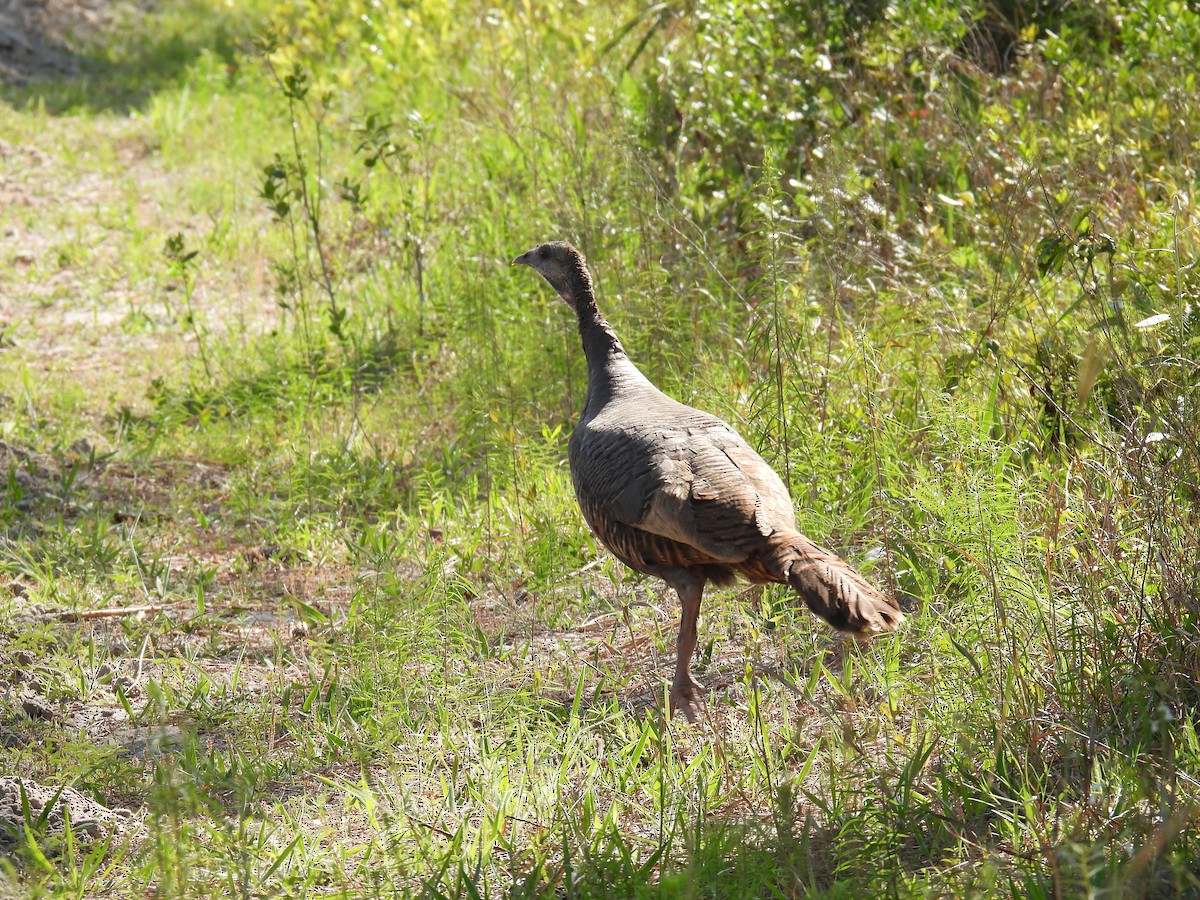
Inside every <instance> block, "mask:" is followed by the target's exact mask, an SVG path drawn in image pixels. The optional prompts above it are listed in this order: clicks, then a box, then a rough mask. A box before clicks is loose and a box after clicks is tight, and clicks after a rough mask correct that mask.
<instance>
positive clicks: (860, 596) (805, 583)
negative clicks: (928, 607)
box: [780, 535, 904, 634]
mask: <svg viewBox="0 0 1200 900" xmlns="http://www.w3.org/2000/svg"><path fill="white" fill-rule="evenodd" d="M787 550H788V552H787V553H786V555H784V557H783V559H781V560H780V562H781V563H782V565H781V569H782V572H781V574H782V575H783V577H784V580H785V581H786V582H787V583H788V584H789V585H791V588H792V590H794V591H795V592H796V593H797V594H799V595H800V597H801V598H802V599H803V600H804V602H805V604H806V605H807V606H808V608H809V609H810V610H812V611H813V612H814V613H816V614H817V615H818V616H820V617H821V618H822V619H824V620H825V621H826V622H828V623H829V624H830V625H832V626H833V627H834V628H836V629H837V630H838V631H848V632H851V633H854V634H873V633H875V632H880V631H893V630H895V629H896V628H897V627H899V625H900V623H901V622H903V621H904V615H903V613H901V612H900V607H899V606H898V605H897V603H896V601H895V600H893V599H892V598H891V597H888V596H887V595H886V594H884V593H883V592H882V591H880V590H878V589H877V588H875V587H873V586H872V585H871V584H870V583H869V582H868V581H867V580H866V579H865V578H863V577H862V576H861V575H859V574H858V573H857V572H856V571H854V569H852V568H851V567H850V565H849V564H848V563H846V562H844V561H843V560H841V559H840V558H838V557H837V556H835V555H834V554H832V553H830V552H829V551H827V550H822V549H821V548H820V547H818V546H817V545H816V544H814V543H812V541H809V540H808V539H807V538H805V537H803V536H801V535H795V539H794V540H792V541H789V544H788V547H787Z"/></svg>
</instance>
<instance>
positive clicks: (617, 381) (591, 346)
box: [575, 291, 650, 422]
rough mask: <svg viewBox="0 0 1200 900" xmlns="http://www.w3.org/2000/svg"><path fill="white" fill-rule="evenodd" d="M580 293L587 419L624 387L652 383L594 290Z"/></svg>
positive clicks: (577, 311) (577, 309) (580, 323)
mask: <svg viewBox="0 0 1200 900" xmlns="http://www.w3.org/2000/svg"><path fill="white" fill-rule="evenodd" d="M576 296H578V297H579V300H578V301H577V302H576V303H575V311H576V313H577V315H578V316H579V337H580V339H581V340H582V341H583V355H584V358H585V359H586V360H587V370H588V386H587V401H586V402H585V404H584V407H583V421H585V422H586V421H587V420H588V419H590V418H592V416H594V415H596V413H598V412H599V411H600V410H601V408H603V407H604V405H605V404H606V403H608V402H609V401H610V400H612V398H613V397H614V396H615V395H616V394H617V392H618V391H620V390H621V389H622V388H624V387H629V386H631V385H633V384H638V383H642V384H646V385H650V382H649V381H647V379H646V376H644V375H643V374H642V373H641V372H640V371H639V370H638V368H637V366H635V365H634V364H633V361H632V360H630V358H629V357H628V356H627V355H626V354H625V348H624V347H622V346H621V341H620V339H618V338H617V333H616V332H615V331H613V329H612V326H611V325H609V324H608V322H607V321H606V320H605V318H604V316H602V315H600V310H599V309H597V308H596V300H595V298H594V297H593V296H592V293H591V291H584V292H581V293H580V294H577V295H576Z"/></svg>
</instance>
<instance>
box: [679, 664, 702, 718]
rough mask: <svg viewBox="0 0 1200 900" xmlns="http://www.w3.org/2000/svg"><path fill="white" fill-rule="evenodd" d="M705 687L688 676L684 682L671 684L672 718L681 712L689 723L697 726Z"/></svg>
mask: <svg viewBox="0 0 1200 900" xmlns="http://www.w3.org/2000/svg"><path fill="white" fill-rule="evenodd" d="M703 692H704V686H703V685H702V684H700V683H699V682H698V681H696V679H694V678H692V676H691V675H688V676H687V678H686V679H684V680H683V681H672V682H671V716H672V718H673V717H674V716H675V711H676V710H679V711H681V712H682V713H683V714H684V716H685V717H686V718H687V720H688V721H689V722H691V723H692V724H695V722H696V719H697V718H698V717H699V715H700V697H701V696H702V695H703Z"/></svg>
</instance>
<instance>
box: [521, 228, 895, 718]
mask: <svg viewBox="0 0 1200 900" xmlns="http://www.w3.org/2000/svg"><path fill="white" fill-rule="evenodd" d="M516 263H524V264H527V265H530V266H532V267H533V268H535V269H537V270H538V271H539V272H540V273H541V274H542V275H543V277H545V278H546V280H547V281H549V282H550V284H551V285H552V286H553V287H554V288H555V289H556V290H557V291H558V293H559V295H560V296H561V297H562V299H563V300H564V301H565V302H566V303H567V305H568V306H570V307H571V308H572V309H573V310H574V311H575V313H576V315H577V317H578V320H579V331H580V337H581V338H582V341H583V347H584V354H585V356H586V358H587V366H588V390H587V400H586V401H585V404H584V409H583V414H582V415H581V417H580V420H579V424H578V425H577V426H576V428H575V430H574V431H573V432H572V434H571V439H570V443H569V446H568V454H569V461H570V467H571V479H572V481H573V483H574V487H575V495H576V497H577V498H578V500H579V506H580V509H581V510H582V512H583V516H584V519H585V520H586V521H587V523H588V525H589V526H590V527H591V529H592V530H593V531H594V532H595V533H596V535H597V537H599V539H600V540H601V542H602V543H603V544H604V545H605V546H606V547H608V549H609V550H610V551H612V553H613V555H614V556H616V557H617V558H618V559H619V560H621V562H623V563H624V564H625V565H627V566H629V567H630V568H631V569H634V570H635V571H637V572H642V573H644V574H647V575H654V576H657V577H659V578H662V579H663V580H665V581H666V582H667V583H668V584H670V585H671V586H672V587H674V588H675V590H676V592H677V593H678V595H679V599H680V605H681V607H682V610H681V619H680V630H679V639H678V641H677V642H676V666H675V676H674V679H673V681H672V684H671V695H670V696H671V705H672V708H673V709H675V708H679V709H682V710H683V712H684V713H685V714H686V715H687V716H688V718H689V719H694V718H695V715H696V709H697V702H698V688H699V685H697V684H696V682H695V681H694V680H693V678H692V675H691V657H692V653H693V652H694V650H695V646H696V639H697V635H696V629H697V620H698V617H699V612H700V601H701V597H702V595H703V591H704V586H705V584H706V583H708V582H713V583H716V584H726V583H729V582H732V581H733V580H734V579H735V577H736V576H737V575H741V576H743V577H745V578H746V579H748V580H749V581H751V582H754V583H758V584H762V583H770V582H774V583H779V584H788V585H790V586H791V587H792V588H793V590H795V591H796V593H797V594H798V595H799V596H800V597H801V598H803V600H804V601H805V603H806V604H807V605H808V607H809V609H811V610H812V611H813V612H815V613H817V614H818V615H820V616H821V617H822V618H824V619H825V620H826V621H827V622H829V624H831V625H833V626H834V627H835V628H838V629H840V630H844V631H849V632H855V633H871V632H878V631H889V630H892V629H894V628H895V627H897V626H898V625H899V624H900V622H901V621H902V619H903V616H902V615H901V613H900V610H899V608H898V606H897V605H896V603H895V601H894V600H892V599H891V598H889V597H887V596H885V595H884V594H882V593H881V592H880V591H878V590H877V589H876V588H874V587H873V586H872V585H871V584H869V583H868V582H867V581H866V580H865V579H864V578H863V577H862V576H861V575H859V574H858V573H857V572H855V571H854V569H853V568H851V567H850V566H849V565H848V564H847V563H845V562H843V561H842V560H841V559H839V558H838V557H837V556H835V555H834V554H832V553H830V552H828V551H826V550H823V549H821V548H820V547H818V546H817V545H816V544H814V543H812V542H811V541H809V540H808V539H807V538H806V537H804V536H803V535H802V534H800V533H799V532H798V531H796V518H795V512H794V510H793V507H792V501H791V497H790V496H789V494H788V490H787V488H786V486H785V485H784V483H783V481H782V480H781V479H780V478H779V476H778V475H777V474H776V473H775V471H774V470H773V469H772V468H771V467H770V466H769V465H768V464H767V463H766V461H765V460H763V458H762V457H761V456H759V455H758V453H756V452H755V451H754V449H753V448H752V447H751V446H750V445H749V444H747V443H746V441H745V440H743V439H742V437H741V436H740V435H739V434H738V433H737V432H736V431H735V430H734V429H733V428H732V427H730V425H728V424H727V423H726V422H724V421H722V420H721V419H719V418H717V417H716V416H713V415H710V414H709V413H706V412H702V411H701V410H698V409H694V408H693V407H690V406H687V405H685V404H683V403H680V402H678V401H676V400H674V399H672V398H670V397H668V396H667V395H666V394H664V393H663V392H662V391H660V390H659V389H658V388H656V387H655V386H654V385H653V384H652V383H651V382H650V381H649V379H647V378H646V377H645V376H644V375H643V374H642V373H641V371H640V370H639V369H638V368H637V367H636V366H635V365H634V364H633V362H632V360H630V359H629V357H628V356H627V355H626V354H625V351H624V349H623V348H622V347H621V343H620V341H619V340H618V339H617V337H616V335H615V333H614V332H613V331H612V328H611V327H610V326H609V325H608V323H607V322H606V321H605V320H604V319H603V317H601V316H600V314H599V311H598V310H597V309H596V304H595V298H594V296H593V294H592V288H591V279H590V276H589V275H588V272H587V266H586V263H585V262H584V260H583V257H582V256H581V255H580V254H579V253H578V251H576V250H575V249H574V248H573V247H571V246H570V245H568V244H564V243H560V242H555V243H550V244H543V245H541V246H540V247H536V248H534V249H533V250H530V251H529V252H528V253H525V254H523V255H522V256H519V257H517V259H515V260H514V264H516Z"/></svg>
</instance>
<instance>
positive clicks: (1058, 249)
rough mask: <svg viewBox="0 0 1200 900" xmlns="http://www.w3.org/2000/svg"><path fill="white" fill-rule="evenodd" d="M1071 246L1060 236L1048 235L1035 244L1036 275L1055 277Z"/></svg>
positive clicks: (1060, 269)
mask: <svg viewBox="0 0 1200 900" xmlns="http://www.w3.org/2000/svg"><path fill="white" fill-rule="evenodd" d="M1070 246H1071V244H1070V241H1068V240H1067V239H1066V238H1065V237H1063V236H1062V235H1061V234H1048V235H1046V236H1045V237H1043V238H1042V239H1041V240H1040V241H1038V242H1037V248H1036V250H1035V252H1036V254H1037V267H1038V275H1039V276H1041V277H1042V278H1045V277H1046V276H1047V275H1050V274H1055V275H1057V274H1058V273H1059V272H1061V271H1062V266H1063V261H1064V260H1066V258H1067V250H1068V249H1069V248H1070Z"/></svg>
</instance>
